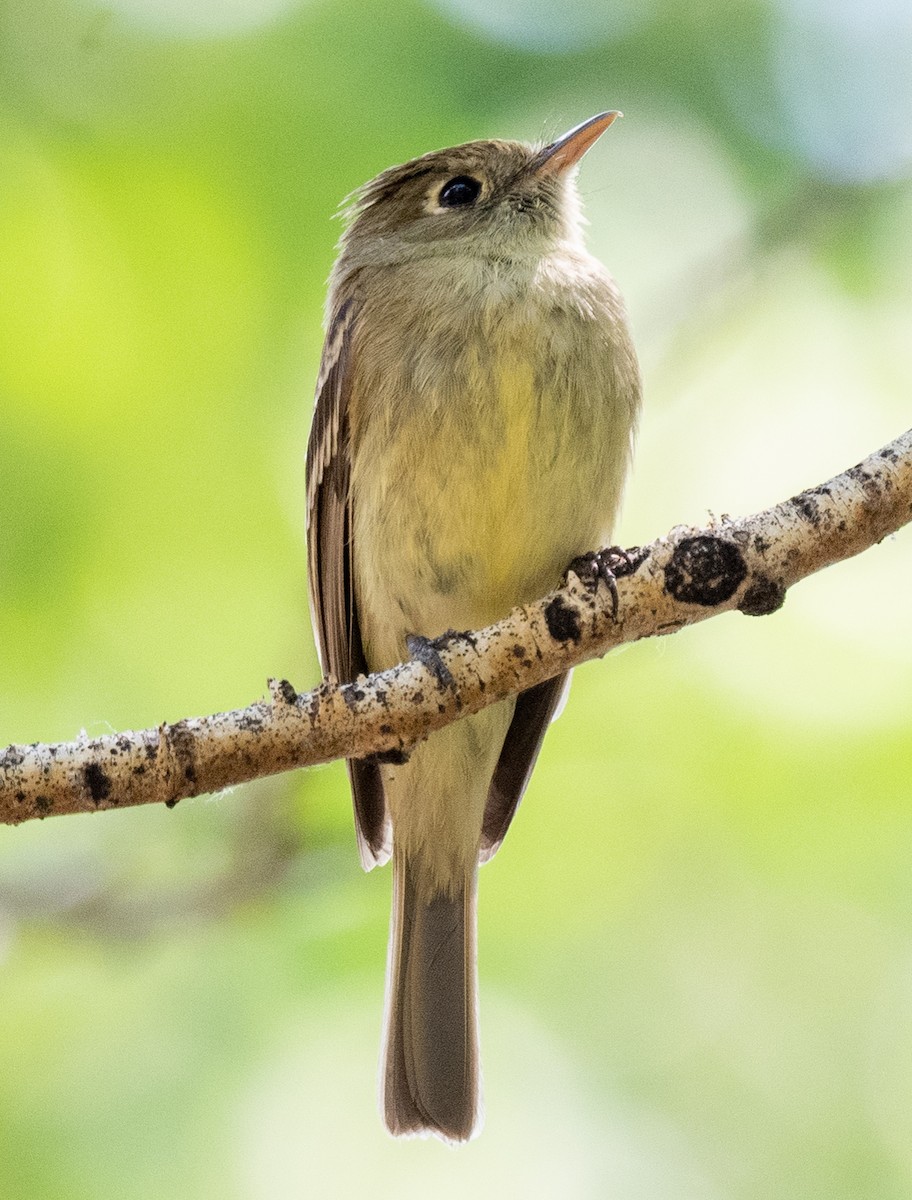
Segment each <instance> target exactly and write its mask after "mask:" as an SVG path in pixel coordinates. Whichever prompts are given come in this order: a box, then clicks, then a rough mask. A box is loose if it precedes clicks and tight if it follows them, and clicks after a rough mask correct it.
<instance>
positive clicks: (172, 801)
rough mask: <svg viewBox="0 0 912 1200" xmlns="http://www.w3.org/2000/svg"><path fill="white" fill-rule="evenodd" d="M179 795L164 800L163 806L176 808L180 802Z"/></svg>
mask: <svg viewBox="0 0 912 1200" xmlns="http://www.w3.org/2000/svg"><path fill="white" fill-rule="evenodd" d="M180 799H181V798H180V796H173V797H172V798H171V799H170V800H166V801H165V808H177V806H178V804H180Z"/></svg>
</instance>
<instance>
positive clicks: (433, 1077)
mask: <svg viewBox="0 0 912 1200" xmlns="http://www.w3.org/2000/svg"><path fill="white" fill-rule="evenodd" d="M393 857H394V865H393V871H394V899H393V922H392V930H391V933H390V961H389V981H388V986H387V1019H386V1052H385V1068H384V1075H383V1108H384V1116H385V1118H386V1124H387V1127H388V1128H389V1130H390V1132H391V1133H393V1134H395V1135H397V1136H408V1135H409V1134H420V1133H433V1134H436V1135H437V1136H438V1137H442V1138H445V1139H447V1140H449V1141H454V1142H464V1141H466V1140H467V1139H468V1138H470V1137H471V1136H472V1134H473V1132H474V1131H475V1128H476V1124H477V1121H478V1117H479V1107H480V1105H479V1070H478V1023H477V1004H476V991H477V988H476V966H475V878H476V870H474V869H473V870H472V871H471V873H470V874H468V875H467V876H466V877H465V878H464V880H463V881H462V882H461V884H460V885H457V886H456V887H455V888H454V889H453V890H452V892H447V893H444V892H434V893H431V894H427V891H426V888H422V887H420V886H419V884H420V883H421V882H423V881H422V878H421V871H420V869H419V868H418V864H416V863H414V862H409V861H408V860H407V859H406V857H405V856H404V855H403V854H400V853H396V854H394V856H393Z"/></svg>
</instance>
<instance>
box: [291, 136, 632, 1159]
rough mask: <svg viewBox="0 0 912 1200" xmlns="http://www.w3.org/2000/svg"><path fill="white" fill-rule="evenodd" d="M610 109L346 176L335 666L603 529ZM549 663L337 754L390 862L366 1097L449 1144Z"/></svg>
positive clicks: (321, 489)
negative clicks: (555, 131) (482, 960)
mask: <svg viewBox="0 0 912 1200" xmlns="http://www.w3.org/2000/svg"><path fill="white" fill-rule="evenodd" d="M613 116H614V114H603V115H602V116H600V117H597V118H593V119H592V121H590V122H586V123H584V125H582V126H580V127H579V128H578V129H576V130H572V131H571V132H570V133H569V134H568V135H566V136H565V137H564V138H562V139H559V140H558V141H557V142H554V143H552V144H551V145H550V146H546V147H542V148H536V147H531V146H526V145H523V144H521V143H517V142H498V141H491V142H471V143H468V144H467V145H464V146H456V147H454V148H452V149H448V150H441V151H438V152H435V153H432V154H427V155H425V156H424V157H423V158H419V159H415V160H413V161H412V162H409V163H406V164H405V165H404V166H401V167H395V168H393V169H392V170H389V171H386V172H384V173H383V174H382V175H380V176H378V178H377V179H375V180H373V181H372V182H371V183H369V184H367V185H366V186H365V187H364V188H363V189H362V190H361V191H360V193H358V196H357V198H356V200H355V203H354V205H353V207H352V212H351V219H350V224H349V226H348V229H347V231H346V233H345V235H344V237H343V241H342V248H341V253H340V256H339V259H338V261H337V263H336V266H335V269H334V271H333V276H332V281H331V288H330V296H329V305H328V333H327V341H326V348H325V351H324V358H323V366H322V370H321V375H320V380H319V383H318V388H317V409H316V414H315V417H314V425H313V430H312V433H311V440H310V446H309V449H308V526H309V532H308V542H309V555H310V575H311V596H312V603H313V612H314V623H315V627H316V633H317V640H318V644H319V646H320V650H321V656H322V661H323V666H324V669H325V670H326V671H327V672H328V673H331V674H332V675H334V676H336V677H337V678H340V679H350V678H353V677H354V676H355V675H357V674H358V673H359V672H362V671H375V670H381V669H383V668H385V667H388V666H392V665H393V664H395V663H397V662H399V661H401V660H402V659H403V658H405V657H407V654H408V651H407V647H406V637H407V636H408V635H409V634H417V635H421V636H425V637H435V636H437V635H438V634H440V633H442V632H443V631H444V630H446V629H451V628H455V629H472V628H477V627H479V626H483V625H486V624H488V623H490V622H492V621H494V620H496V619H497V618H499V617H501V616H504V615H505V614H506V613H507V612H508V611H509V609H510V608H511V607H513V606H514V605H516V604H520V603H523V602H524V601H528V600H531V599H534V598H535V597H537V596H539V595H541V594H543V593H544V592H546V591H547V590H548V589H550V588H552V587H554V586H555V584H556V583H557V582H558V581H559V579H560V577H561V575H562V573H563V571H564V570H565V568H566V566H567V564H568V563H569V562H570V561H571V559H573V558H574V557H575V556H577V555H580V554H583V553H585V552H587V551H589V550H592V549H595V548H598V547H601V546H603V545H606V544H607V542H608V541H609V537H610V532H611V526H612V522H613V520H614V516H615V513H616V510H617V507H618V502H619V499H620V495H621V490H622V487H623V482H624V478H625V475H626V472H627V467H628V463H629V459H630V452H631V444H632V437H633V432H634V429H635V425H636V417H637V412H638V408H639V401H640V383H639V372H638V368H637V362H636V356H635V354H634V351H633V348H632V345H631V341H630V337H629V333H628V329H627V323H626V317H625V313H624V308H623V303H622V301H621V299H620V296H619V295H618V292H617V290H616V288H615V286H614V284H613V282H612V280H611V278H610V277H609V276H608V274H607V273H606V272H605V270H604V269H603V268H602V266H601V265H600V264H599V263H598V262H597V261H596V260H595V259H593V258H592V257H591V256H590V255H589V254H588V253H587V252H586V250H585V248H584V246H583V242H582V237H581V233H580V218H579V211H578V203H577V198H576V191H575V187H574V183H573V178H572V176H573V173H574V168H575V166H576V164H577V162H578V161H579V159H580V158H581V157H582V154H583V152H584V151H585V149H586V148H587V147H588V145H589V144H591V142H592V141H594V140H595V138H596V137H597V136H598V135H599V134H600V133H601V132H602V131H603V130H604V129H605V128H607V126H608V125H609V124H610V123H611V120H612V119H613ZM565 683H566V680H562V679H558V680H554V681H551V682H550V683H547V684H544V685H541V686H540V687H538V688H533V689H531V690H530V691H529V692H526V693H524V694H522V695H521V696H519V697H518V698H516V699H515V700H511V701H508V702H504V703H502V704H498V705H495V706H493V707H492V708H489V709H486V710H484V711H483V712H480V713H478V714H477V715H475V716H472V717H469V718H467V719H466V720H463V721H459V722H457V723H456V724H454V725H450V726H448V727H447V728H446V729H443V730H440V731H439V732H437V733H434V734H432V735H431V736H430V737H429V738H428V739H427V741H426V742H423V743H422V744H421V745H419V746H417V747H416V748H415V749H414V750H413V751H412V753H411V755H410V757H409V759H408V761H407V762H406V763H404V764H402V765H391V764H383V765H378V764H377V763H375V762H353V763H350V764H349V768H350V775H351V779H352V787H353V793H354V801H355V814H356V824H357V827H358V836H359V844H360V847H361V854H362V861H363V862H364V864H365V866H368V867H369V866H373V865H374V864H375V863H378V862H383V861H385V860H386V859H387V858H388V857H389V856H390V854H392V857H393V863H394V878H395V886H394V901H393V922H392V931H391V938H390V962H389V980H388V985H387V1022H386V1048H385V1067H384V1071H383V1097H384V1098H383V1105H384V1112H385V1117H386V1121H387V1125H388V1127H389V1128H390V1130H391V1131H392V1132H393V1133H396V1134H413V1133H424V1132H431V1133H434V1134H437V1135H438V1136H440V1137H443V1138H446V1139H449V1140H454V1141H462V1140H465V1139H466V1138H468V1137H469V1136H471V1134H472V1133H473V1132H474V1130H475V1129H476V1127H477V1124H478V1120H479V1116H480V1099H479V1067H478V1048H477V1029H476V1025H477V1019H476V983H475V890H476V886H475V884H476V875H477V867H478V864H479V862H481V861H485V860H486V859H487V858H489V857H490V856H491V855H492V854H493V853H494V851H495V850H496V849H497V847H498V845H499V844H500V841H501V840H502V838H503V836H504V834H505V832H506V829H507V826H508V825H509V823H510V820H511V818H512V815H513V813H514V811H515V808H516V805H517V804H518V802H519V799H520V796H521V794H522V791H523V789H524V787H525V784H526V782H527V780H528V777H529V774H530V772H531V769H532V766H533V764H534V761H535V757H536V755H537V753H538V749H539V747H540V745H541V740H542V738H543V736H544V733H545V729H546V727H547V724H548V722H549V720H550V719H551V717H552V716H553V715H554V711H555V709H556V707H557V705H558V703H559V701H560V698H561V695H562V693H563V690H564V685H565Z"/></svg>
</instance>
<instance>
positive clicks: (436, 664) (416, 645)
mask: <svg viewBox="0 0 912 1200" xmlns="http://www.w3.org/2000/svg"><path fill="white" fill-rule="evenodd" d="M444 636H446V635H444ZM437 640H438V642H439V641H441V640H442V639H440V638H438V639H437ZM405 645H406V647H407V649H408V652H409V654H410V655H411V656H412V658H413V659H414V660H415V661H416V662H420V663H423V664H424V665H425V666H426V667H427V669H428V670H429V671H430V672H431V674H432V675H433V676H434V678H435V679H436V680H437V685H438V687H439V688H440V690H441V691H443V690H444V688H455V687H456V681H455V680H454V679H453V676H452V675H451V674H450V669H449V667H448V666H447V665H446V663H445V662H444V661H443V658H442V657H441V655H440V651H439V650H438V649H437V645H436V644H435V643H434V642H432V641H431V639H430V638H426V637H422V636H421V634H420V633H407V634H406V635H405Z"/></svg>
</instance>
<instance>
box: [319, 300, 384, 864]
mask: <svg viewBox="0 0 912 1200" xmlns="http://www.w3.org/2000/svg"><path fill="white" fill-rule="evenodd" d="M355 320H356V313H355V308H354V305H353V302H352V301H351V300H347V301H345V303H343V304H341V305H340V306H339V308H338V309H337V311H336V312H335V314H334V315H333V318H332V320H331V322H330V326H329V332H328V333H327V336H326V344H325V345H324V347H323V359H322V362H321V364H320V375H319V378H318V380H317V402H316V408H315V411H314V418H313V424H312V426H311V431H310V441H309V442H308V445H307V559H308V568H309V570H308V574H309V578H310V604H311V615H312V617H313V626H314V633H315V635H316V640H317V650H318V651H319V654H320V662H321V665H322V667H323V673H324V675H326V676H328V677H332V678H334V679H336V680H338V681H345V682H347V681H350V680H353V679H355V678H356V677H357V676H358V675H359V674H362V673H364V674H366V673H367V664H366V662H365V660H364V650H363V647H362V645H361V630H360V627H359V625H358V613H357V608H356V604H355V594H354V575H353V570H352V553H353V548H352V538H351V530H352V511H351V492H350V481H351V444H350V425H349V403H350V398H351V386H352V338H353V330H354V326H355ZM347 765H348V773H349V778H350V779H351V786H352V796H353V799H354V805H355V826H356V830H357V834H358V849H359V850H360V853H361V862H362V864H363V865H364V867H365V869H370V868H371V867H373V866H376V865H377V864H378V863H383V862H386V860H387V859H388V858H389V854H390V838H389V821H388V818H387V813H386V803H385V800H384V796H383V783H382V780H381V778H380V768H379V766H378V765H377V763H376V762H375V761H373V760H371V759H350V760H349V762H348V764H347Z"/></svg>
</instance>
